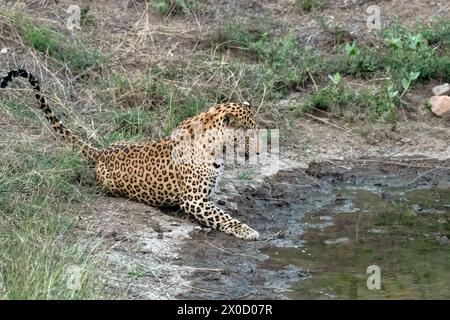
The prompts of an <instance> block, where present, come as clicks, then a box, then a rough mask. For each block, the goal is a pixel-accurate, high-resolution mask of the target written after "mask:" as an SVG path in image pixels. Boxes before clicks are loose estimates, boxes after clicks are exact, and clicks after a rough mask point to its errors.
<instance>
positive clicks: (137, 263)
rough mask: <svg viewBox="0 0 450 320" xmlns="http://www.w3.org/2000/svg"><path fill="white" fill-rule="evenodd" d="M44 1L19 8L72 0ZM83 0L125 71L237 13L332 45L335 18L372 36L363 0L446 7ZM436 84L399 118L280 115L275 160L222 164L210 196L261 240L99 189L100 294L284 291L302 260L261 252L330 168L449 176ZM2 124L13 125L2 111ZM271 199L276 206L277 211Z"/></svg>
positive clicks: (286, 238) (336, 172) (294, 239)
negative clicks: (196, 9) (177, 5)
mask: <svg viewBox="0 0 450 320" xmlns="http://www.w3.org/2000/svg"><path fill="white" fill-rule="evenodd" d="M43 2H46V3H49V4H50V5H54V6H55V12H54V13H51V12H50V13H49V11H48V8H44V7H43V6H41V3H39V1H37V2H36V4H35V6H30V7H28V8H27V10H33V11H35V12H36V13H35V15H36V16H39V12H40V11H42V12H43V17H44V18H43V19H49V20H50V21H51V20H55V21H60V20H61V19H62V18H61V16H60V14H59V13H58V12H60V11H57V8H60V7H64V6H66V4H67V3H68V2H64V1H43ZM80 2H81V4H82V5H85V6H89V7H90V10H91V11H92V12H94V13H95V14H96V16H97V18H98V19H97V20H96V25H95V26H94V27H92V30H91V34H90V38H91V40H93V41H95V42H96V43H97V45H98V47H99V48H101V49H102V50H106V51H112V52H114V53H115V55H117V56H118V57H123V61H121V62H122V65H121V68H122V67H123V68H126V69H127V71H126V72H129V73H132V72H133V70H136V69H138V68H140V66H142V65H149V64H151V63H155V62H157V61H164V62H165V63H170V62H171V61H177V59H187V58H188V57H189V55H192V54H193V52H194V51H195V50H196V49H197V48H202V46H203V47H204V46H206V44H207V43H209V42H210V41H211V37H213V36H214V34H215V31H217V30H218V29H219V28H221V27H222V26H223V25H224V24H225V22H226V21H227V20H229V19H231V18H236V17H242V18H252V19H259V18H262V17H264V16H266V15H270V16H271V17H272V19H273V20H274V21H275V22H276V25H277V29H276V30H275V31H274V32H280V34H281V33H282V32H283V31H284V30H294V31H295V33H296V34H297V35H299V36H300V39H301V40H302V42H303V43H305V44H312V45H315V46H317V47H320V48H326V49H327V50H334V48H335V47H336V44H335V43H334V39H335V37H334V36H333V32H335V31H334V30H338V29H342V30H344V31H345V32H344V34H346V36H348V37H350V38H355V39H356V38H358V39H361V38H364V39H367V41H370V39H371V38H372V37H374V34H373V33H370V32H368V31H367V28H366V19H365V17H366V12H365V10H366V8H367V6H368V5H370V4H377V5H379V6H380V7H381V10H382V23H383V24H384V25H389V24H391V23H393V22H394V21H396V20H400V21H401V22H402V23H403V24H405V25H412V24H414V23H415V22H417V21H422V22H423V21H425V22H426V21H428V20H429V19H431V18H432V17H442V16H445V17H449V15H450V3H449V2H448V1H440V0H425V1H420V0H414V1H408V0H392V1H379V0H367V1H366V0H354V1H352V0H349V1H344V0H332V1H327V4H326V6H325V7H324V8H323V9H322V10H321V12H320V15H321V16H322V17H324V21H325V22H324V23H325V25H326V26H328V29H324V28H322V27H321V26H320V24H319V22H318V20H317V19H316V17H315V13H314V12H312V13H302V12H300V11H299V10H297V9H296V7H295V6H294V1H291V0H277V1H268V0H267V1H266V0H263V1H256V0H255V1H253V0H252V1H237V0H224V1H214V3H215V5H214V6H211V5H209V6H208V8H209V9H208V10H205V11H202V12H201V13H198V14H196V15H194V16H191V15H189V16H187V17H180V16H173V17H168V18H164V19H162V18H161V16H160V15H156V14H152V13H149V12H148V11H144V10H143V8H145V6H146V2H145V1H138V0H119V1H88V0H83V1H80ZM205 2H207V3H210V2H211V1H209V0H208V1H205ZM105 33H108V34H109V35H110V38H108V39H107V40H106V39H102V37H101V36H100V35H103V34H105ZM2 45H3V46H5V47H8V46H9V47H13V46H14V43H12V42H11V43H8V42H7V41H6V42H5V43H2ZM136 48H139V50H137V51H136ZM0 49H1V48H0ZM135 52H139V54H135ZM30 58H31V60H28V59H30ZM25 61H27V62H25ZM29 61H32V62H29ZM33 61H34V62H33ZM8 63H9V64H11V65H12V64H15V63H19V64H20V63H23V64H25V65H32V66H35V64H37V62H36V60H35V59H34V58H33V56H32V55H31V54H30V53H29V52H25V53H23V52H15V53H14V54H13V58H12V59H11V61H9V62H8ZM2 68H3V67H2ZM5 68H6V67H5ZM38 69H40V70H41V75H42V78H45V76H44V75H45V74H47V73H49V71H48V70H46V68H42V67H41V66H40V67H39V68H38ZM349 81H351V79H350V80H349ZM66 82H67V81H66V78H64V80H62V83H54V84H52V86H53V87H54V89H56V92H57V93H61V96H64V97H65V99H67V100H68V101H69V102H70V101H71V99H74V98H73V97H76V96H77V95H79V94H80V93H82V92H83V91H80V88H78V87H76V86H74V87H71V90H69V91H68V92H67V93H63V92H62V91H61V88H62V87H64V85H65V83H66ZM354 85H355V86H358V85H360V84H359V83H357V82H355V83H354ZM435 85H437V83H428V84H427V85H424V86H423V87H419V88H415V89H414V90H413V91H411V93H409V94H408V95H407V97H406V100H407V101H408V102H409V105H408V107H407V108H405V109H404V111H402V114H401V116H400V118H401V119H400V121H398V122H397V123H396V124H390V123H377V124H373V123H369V122H367V121H364V120H363V121H361V120H358V119H355V120H354V121H353V122H352V123H351V126H345V123H347V122H348V121H347V120H345V121H344V120H343V119H341V118H339V117H337V116H333V115H330V114H326V113H323V112H322V113H321V112H317V113H314V114H313V115H312V116H304V117H302V118H298V119H295V121H292V122H289V123H288V122H286V123H283V122H282V123H281V125H286V126H289V129H291V130H292V132H295V133H296V134H295V135H292V136H290V137H288V138H284V139H283V140H282V144H281V152H280V162H279V163H276V165H275V164H274V163H271V162H267V163H263V164H261V165H259V166H257V167H252V168H229V170H227V171H226V173H225V177H224V179H223V180H222V182H221V186H220V192H219V193H218V195H217V197H216V199H215V200H216V201H217V203H218V204H219V205H220V206H221V207H223V208H225V209H226V210H227V211H228V212H230V213H232V215H233V216H235V217H236V218H238V219H240V220H241V221H243V222H245V223H248V224H249V225H251V226H252V227H254V228H255V229H257V230H258V231H260V233H261V239H260V240H259V241H256V242H247V241H243V240H239V239H235V238H232V237H229V236H227V235H225V234H222V233H219V232H215V231H212V230H204V229H202V228H200V227H199V226H198V225H197V224H196V223H195V222H193V221H191V220H189V219H188V218H186V216H185V215H184V214H183V213H182V212H179V211H177V210H176V209H164V210H162V209H157V208H152V207H149V206H146V205H144V204H140V203H136V202H132V201H129V200H126V199H123V198H111V197H108V196H104V197H103V196H102V197H101V198H100V199H99V201H98V203H96V204H95V208H94V209H93V212H92V214H91V215H89V216H86V217H82V220H81V221H80V224H79V227H78V230H77V235H78V236H79V238H80V240H82V241H86V242H87V243H89V244H90V245H91V246H92V247H93V248H95V251H96V252H97V253H98V254H99V256H100V257H101V268H100V270H99V271H100V273H101V274H102V277H101V278H102V280H103V281H104V284H105V286H106V291H105V296H108V295H112V296H116V295H119V298H130V299H178V298H186V299H196V298H213V299H222V298H223V299H239V298H242V299H266V298H275V299H286V298H288V295H287V293H288V292H289V288H290V287H291V285H292V283H294V282H296V281H299V279H307V278H309V277H310V274H309V273H308V270H303V269H302V268H299V267H296V266H293V265H291V266H288V267H285V268H282V269H272V268H270V267H268V266H265V265H264V261H266V260H267V259H268V258H269V257H268V255H267V254H266V253H264V252H265V249H267V248H272V249H273V248H274V247H277V248H278V247H279V248H283V247H294V248H299V247H301V246H302V244H303V240H302V237H301V236H302V233H303V226H302V224H301V223H300V222H299V221H300V218H301V217H302V216H304V215H307V214H308V211H309V210H313V209H314V206H315V203H312V202H310V201H308V196H309V195H311V194H312V193H314V192H317V190H318V189H320V188H321V187H322V186H324V187H326V188H331V187H332V185H333V183H335V180H336V179H340V180H339V181H347V180H349V179H350V180H351V179H353V180H354V181H359V182H361V181H363V182H364V183H365V184H370V185H373V184H375V183H379V182H380V181H379V180H382V179H384V178H385V177H386V175H388V176H390V177H391V178H392V179H391V180H392V182H390V183H392V184H398V183H400V184H402V183H406V181H409V182H411V181H413V180H414V179H415V178H416V177H417V176H421V175H423V176H427V177H429V179H430V180H429V181H427V183H439V181H441V180H445V179H446V181H449V177H448V172H449V171H448V167H449V159H450V145H449V141H450V127H449V121H448V120H444V119H440V118H437V117H435V116H433V115H432V114H431V113H430V112H429V111H428V110H426V109H425V108H424V107H423V102H424V100H425V99H427V98H428V97H430V96H431V94H432V93H431V88H432V87H433V86H435ZM58 88H59V89H58ZM309 89H311V88H309ZM309 89H308V88H305V89H304V90H303V91H299V92H296V93H294V94H292V95H291V96H290V97H289V98H287V99H284V100H282V101H279V102H278V103H277V104H275V105H274V106H273V107H274V109H277V110H281V109H283V108H289V107H290V106H292V105H294V104H295V103H297V102H298V101H302V100H303V99H304V98H305V96H306V95H307V92H308V90H309ZM78 102H79V101H78ZM86 112H88V111H86ZM0 125H1V126H2V127H3V126H5V128H9V125H8V124H3V123H2V120H1V119H0ZM8 130H9V129H8ZM11 130H13V129H11ZM49 136H50V135H49ZM50 139H51V138H49V140H50ZM372 161H373V162H372ZM377 161H380V162H377ZM384 161H386V163H385V162H384ZM390 162H392V163H390ZM372 163H375V164H376V165H372ZM394 163H397V164H394ZM399 163H400V164H399ZM430 163H431V164H430ZM432 168H437V169H436V170H432ZM243 170H245V171H249V172H250V178H249V179H246V180H245V181H242V180H240V179H237V176H238V174H239V173H240V172H242V171H243ZM321 171H323V174H320V172H321ZM393 175H395V177H396V178H395V179H394V178H393ZM371 177H373V178H371ZM371 179H372V180H373V181H372V180H371ZM375 180H376V181H375ZM361 183H362V182H361ZM282 186H284V187H285V188H287V189H288V190H289V192H287V191H286V194H288V195H289V197H290V198H286V197H285V196H284V195H283V190H284V189H282ZM280 188H281V189H280ZM289 188H295V191H293V190H291V189H289ZM295 195H298V197H295ZM320 201H322V202H327V201H334V199H327V192H324V193H323V197H322V198H320ZM276 208H283V211H282V213H283V214H280V212H281V211H277V209H276ZM299 208H301V209H299ZM299 212H300V214H299ZM118 292H120V294H118Z"/></svg>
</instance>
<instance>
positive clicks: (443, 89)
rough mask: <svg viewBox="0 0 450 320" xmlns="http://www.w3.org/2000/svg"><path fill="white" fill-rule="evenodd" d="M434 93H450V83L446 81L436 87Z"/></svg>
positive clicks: (441, 94) (440, 94) (438, 94)
mask: <svg viewBox="0 0 450 320" xmlns="http://www.w3.org/2000/svg"><path fill="white" fill-rule="evenodd" d="M433 93H434V95H435V96H443V95H446V94H448V93H450V84H448V83H444V84H442V85H440V86H437V87H434V88H433Z"/></svg>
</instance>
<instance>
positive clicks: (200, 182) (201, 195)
mask: <svg viewBox="0 0 450 320" xmlns="http://www.w3.org/2000/svg"><path fill="white" fill-rule="evenodd" d="M179 169H180V171H179V175H178V181H179V185H180V189H181V208H182V209H183V210H184V211H185V212H187V213H189V214H191V215H193V216H194V217H195V219H197V220H198V221H199V222H200V223H202V224H204V225H205V226H207V227H212V228H214V229H216V230H219V231H223V232H225V233H228V234H232V235H234V236H236V237H238V238H241V239H247V240H257V239H258V238H259V233H258V232H257V231H255V230H253V229H252V228H250V227H249V226H248V225H246V224H245V223H242V222H240V221H239V220H237V219H235V218H233V217H231V216H230V215H229V214H227V213H225V212H223V210H221V209H220V208H218V207H217V206H216V205H215V204H214V203H213V202H212V201H211V200H210V199H209V194H210V193H211V189H212V188H213V187H214V185H215V179H216V178H217V176H216V172H215V171H214V170H213V169H210V168H205V167H204V166H198V167H196V168H195V169H194V170H188V169H187V170H183V169H186V168H179Z"/></svg>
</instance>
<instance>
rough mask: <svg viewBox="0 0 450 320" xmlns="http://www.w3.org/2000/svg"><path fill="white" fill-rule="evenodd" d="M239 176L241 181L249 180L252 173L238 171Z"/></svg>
mask: <svg viewBox="0 0 450 320" xmlns="http://www.w3.org/2000/svg"><path fill="white" fill-rule="evenodd" d="M237 178H238V180H239V181H248V180H250V179H251V178H252V174H251V172H249V171H241V172H239V173H238V175H237Z"/></svg>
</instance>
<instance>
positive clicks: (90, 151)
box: [0, 69, 101, 162]
mask: <svg viewBox="0 0 450 320" xmlns="http://www.w3.org/2000/svg"><path fill="white" fill-rule="evenodd" d="M16 77H22V78H25V79H27V80H28V82H29V83H30V85H31V86H32V87H33V90H34V92H35V97H36V99H37V100H38V101H39V106H40V108H41V110H42V111H43V112H44V114H45V117H46V118H47V120H48V121H50V123H51V124H52V127H53V129H54V130H55V131H56V133H57V134H58V135H59V136H61V138H63V139H64V140H66V141H69V142H71V143H73V144H74V145H75V146H76V147H77V148H79V149H80V150H81V153H82V154H83V156H84V157H86V158H87V159H89V160H92V161H94V162H95V161H97V159H98V158H99V156H100V154H101V151H100V150H99V149H98V148H96V147H95V146H93V145H92V144H90V143H88V142H86V141H84V140H83V139H81V138H80V137H79V136H77V135H76V134H74V133H73V132H72V131H71V130H70V129H68V128H67V127H66V126H65V125H64V124H63V123H62V122H61V120H60V119H59V118H58V117H57V116H56V115H55V114H54V113H53V111H52V110H51V109H50V107H49V106H48V103H47V99H46V98H45V96H44V95H43V94H42V92H41V88H40V86H39V82H38V80H36V78H35V77H34V76H33V75H32V74H31V73H30V72H28V71H26V70H23V69H13V70H11V71H10V72H8V74H7V75H6V76H5V77H4V78H2V79H1V80H0V88H2V89H3V88H6V87H7V86H8V84H9V83H10V82H12V81H13V80H14V78H16Z"/></svg>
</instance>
